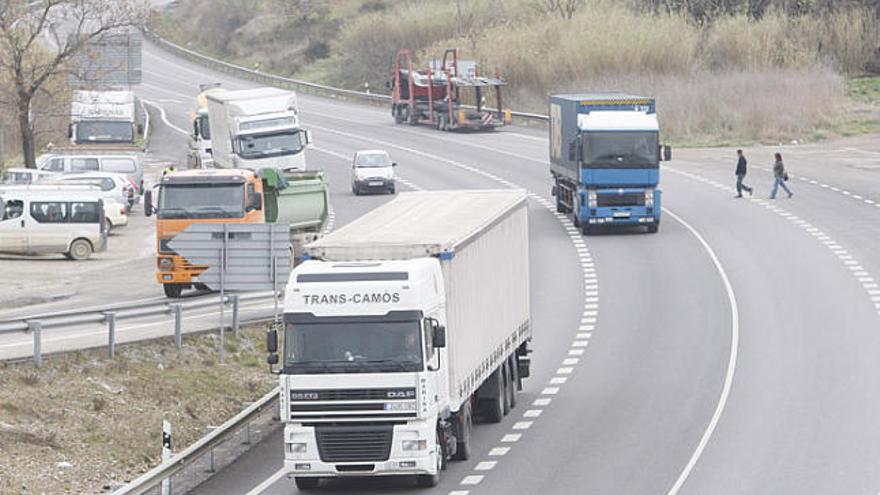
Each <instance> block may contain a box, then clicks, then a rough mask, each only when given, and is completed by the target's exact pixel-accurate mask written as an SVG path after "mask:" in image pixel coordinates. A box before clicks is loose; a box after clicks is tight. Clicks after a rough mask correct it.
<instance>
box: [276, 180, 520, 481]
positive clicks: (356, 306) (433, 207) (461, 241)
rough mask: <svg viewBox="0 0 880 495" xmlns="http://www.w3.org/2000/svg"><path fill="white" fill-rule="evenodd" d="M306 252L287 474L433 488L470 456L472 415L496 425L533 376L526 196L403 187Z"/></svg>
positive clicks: (287, 336) (286, 385)
mask: <svg viewBox="0 0 880 495" xmlns="http://www.w3.org/2000/svg"><path fill="white" fill-rule="evenodd" d="M306 252H307V254H308V256H310V257H311V258H312V259H311V260H309V261H306V262H304V263H302V264H301V265H299V266H298V267H297V268H296V269H295V270H294V271H293V273H292V274H291V277H290V281H289V284H288V286H287V289H286V295H285V303H284V312H285V316H284V324H285V326H284V344H285V345H284V349H283V352H282V356H281V359H280V361H281V370H280V376H281V378H280V387H281V417H282V420H283V421H284V422H285V433H284V439H285V449H284V456H285V457H284V458H285V468H286V469H287V472H288V476H290V477H293V478H295V480H296V483H297V485H298V486H299V487H300V488H303V489H306V488H313V487H315V486H316V485H317V484H318V482H319V480H320V479H321V478H327V477H339V476H381V475H415V476H417V477H418V480H419V484H420V485H424V486H434V485H436V484H437V483H438V481H439V477H440V471H441V470H442V469H443V466H444V465H445V462H446V460H447V459H454V460H464V459H467V458H468V456H469V452H470V429H471V424H472V422H473V419H474V417H475V416H477V417H479V418H482V419H485V420H487V421H490V422H498V421H501V419H502V417H503V416H504V414H506V413H507V411H509V410H510V408H511V407H513V406H514V405H515V402H516V393H517V391H518V390H519V389H520V388H521V379H522V378H524V377H526V376H528V374H529V358H528V353H529V349H528V345H529V341H530V340H531V335H532V333H531V332H532V330H531V326H530V319H531V318H530V308H529V248H528V217H527V212H526V195H525V193H524V192H523V191H519V190H492V191H440V192H413V193H402V194H400V195H399V196H398V198H397V199H395V200H393V201H391V202H389V203H387V204H385V205H383V206H380V207H379V208H377V209H375V210H373V211H371V212H369V213H367V214H366V215H364V216H363V217H361V218H359V219H358V220H355V221H354V222H352V223H350V224H348V225H346V226H344V227H342V228H341V229H339V230H337V231H335V232H333V233H331V234H328V235H327V236H325V237H323V238H322V239H320V240H318V241H316V242H314V243H312V244H309V245H308V246H306ZM276 343H277V334H276V332H275V331H274V330H273V331H270V333H269V350H270V356H269V362H270V364H277V363H278V361H279V359H278V355H277V354H276V352H277V350H278V349H277V345H273V344H276Z"/></svg>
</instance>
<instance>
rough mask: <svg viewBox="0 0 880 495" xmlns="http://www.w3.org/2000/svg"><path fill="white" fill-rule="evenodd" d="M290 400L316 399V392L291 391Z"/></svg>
mask: <svg viewBox="0 0 880 495" xmlns="http://www.w3.org/2000/svg"><path fill="white" fill-rule="evenodd" d="M290 400H318V393H317V392H292V393H291V394H290Z"/></svg>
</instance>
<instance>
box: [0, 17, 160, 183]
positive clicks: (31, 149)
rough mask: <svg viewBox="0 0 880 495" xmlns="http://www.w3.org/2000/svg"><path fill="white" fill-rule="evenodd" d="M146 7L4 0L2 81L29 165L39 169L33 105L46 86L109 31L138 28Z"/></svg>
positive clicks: (0, 42) (0, 23)
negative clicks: (73, 59) (6, 88)
mask: <svg viewBox="0 0 880 495" xmlns="http://www.w3.org/2000/svg"><path fill="white" fill-rule="evenodd" d="M144 12H145V10H144V9H143V8H142V7H141V6H140V5H137V4H135V3H134V2H130V1H127V0H42V1H37V2H30V3H26V2H24V1H23V0H0V79H6V80H8V81H9V82H10V86H11V88H10V92H9V93H10V94H9V95H7V101H6V103H8V104H9V105H10V106H12V107H13V108H14V109H15V113H16V117H17V120H18V128H19V134H20V135H21V150H22V155H23V157H24V162H25V166H27V167H30V168H34V167H36V142H35V138H34V123H33V115H32V104H33V102H34V98H35V96H36V95H37V94H38V93H39V92H41V91H43V90H44V85H45V84H46V82H47V81H49V80H50V79H52V78H54V77H56V76H63V75H64V74H66V71H67V67H66V64H67V62H69V61H70V60H71V59H72V58H73V57H74V56H75V55H76V54H78V53H80V52H81V51H83V50H85V49H86V47H87V46H88V45H89V43H90V42H91V41H94V40H97V39H99V38H100V37H101V36H102V35H104V34H105V33H108V32H111V31H114V30H117V29H120V28H125V27H130V26H133V25H135V24H137V23H139V22H140V21H141V20H142V19H143V18H144Z"/></svg>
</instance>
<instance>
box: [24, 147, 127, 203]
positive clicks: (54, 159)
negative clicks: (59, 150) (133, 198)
mask: <svg viewBox="0 0 880 495" xmlns="http://www.w3.org/2000/svg"><path fill="white" fill-rule="evenodd" d="M37 168H39V169H40V170H44V171H47V172H55V173H61V174H69V173H77V172H112V173H117V174H125V175H127V176H129V177H131V179H132V180H133V181H134V182H135V184H137V186H138V190H137V193H138V194H139V195H140V194H143V192H144V168H143V165H141V162H140V159H139V158H138V156H137V155H135V154H133V153H130V154H125V153H123V154H112V155H111V154H99V153H95V154H70V155H66V154H54V153H49V154H45V155H40V157H39V158H37Z"/></svg>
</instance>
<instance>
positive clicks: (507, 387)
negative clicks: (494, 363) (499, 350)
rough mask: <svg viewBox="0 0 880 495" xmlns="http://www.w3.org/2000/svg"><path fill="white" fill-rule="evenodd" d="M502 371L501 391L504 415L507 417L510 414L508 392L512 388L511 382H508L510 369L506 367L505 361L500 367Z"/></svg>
mask: <svg viewBox="0 0 880 495" xmlns="http://www.w3.org/2000/svg"><path fill="white" fill-rule="evenodd" d="M501 367H502V368H503V369H504V373H503V375H504V388H503V389H501V390H502V392H504V415H505V416H507V415H508V414H509V413H510V409H511V407H512V406H511V404H510V395H511V394H510V390H511V389H512V388H513V382H512V381H511V380H510V367H508V366H507V360H506V359H505V360H504V364H502V365H501Z"/></svg>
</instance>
